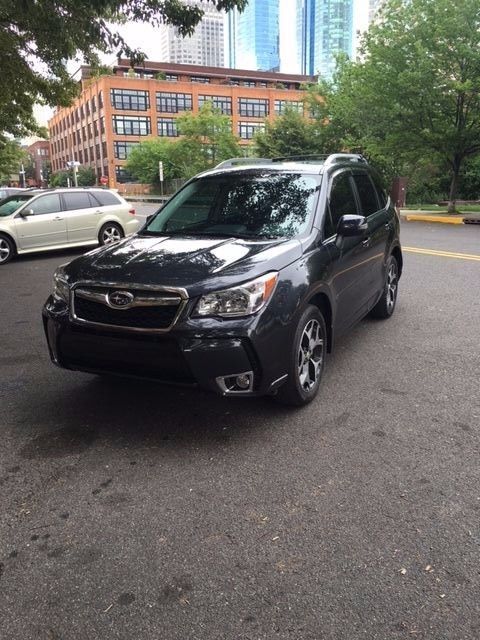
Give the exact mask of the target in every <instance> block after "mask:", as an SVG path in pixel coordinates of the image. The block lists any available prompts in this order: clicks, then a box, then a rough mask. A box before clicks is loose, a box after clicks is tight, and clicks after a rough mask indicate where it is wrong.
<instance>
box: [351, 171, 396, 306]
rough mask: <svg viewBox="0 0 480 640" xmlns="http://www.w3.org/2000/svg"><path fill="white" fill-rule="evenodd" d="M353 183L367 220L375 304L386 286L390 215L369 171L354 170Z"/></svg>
mask: <svg viewBox="0 0 480 640" xmlns="http://www.w3.org/2000/svg"><path fill="white" fill-rule="evenodd" d="M352 174H353V181H354V183H355V187H356V189H357V194H358V199H359V202H360V210H361V213H362V215H364V216H365V217H366V218H367V223H368V243H367V244H366V247H365V248H366V256H367V257H368V288H369V292H370V295H369V303H370V302H375V301H376V299H377V298H378V293H379V291H381V290H382V288H383V285H384V279H385V276H384V272H383V271H384V263H385V252H386V249H387V242H388V236H389V229H390V223H389V214H388V211H387V210H386V209H385V207H382V206H381V201H380V198H379V195H378V194H377V190H376V189H375V186H374V184H373V182H372V180H371V178H370V176H369V174H368V172H367V171H365V170H361V169H353V170H352Z"/></svg>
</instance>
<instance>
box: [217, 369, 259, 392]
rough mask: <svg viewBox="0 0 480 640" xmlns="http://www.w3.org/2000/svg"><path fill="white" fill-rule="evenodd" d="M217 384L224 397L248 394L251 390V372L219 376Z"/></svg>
mask: <svg viewBox="0 0 480 640" xmlns="http://www.w3.org/2000/svg"><path fill="white" fill-rule="evenodd" d="M217 384H218V386H219V387H220V389H221V391H222V393H223V394H224V395H229V394H235V393H250V392H251V391H252V390H253V371H245V372H244V373H235V374H233V375H230V376H220V377H219V378H217Z"/></svg>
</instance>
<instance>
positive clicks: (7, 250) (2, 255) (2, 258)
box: [0, 233, 15, 265]
mask: <svg viewBox="0 0 480 640" xmlns="http://www.w3.org/2000/svg"><path fill="white" fill-rule="evenodd" d="M14 255H15V245H14V243H13V242H12V240H10V238H9V237H8V236H5V235H3V234H2V233H0V265H3V264H7V262H10V260H11V259H12V258H13V256H14Z"/></svg>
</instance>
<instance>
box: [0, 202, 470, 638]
mask: <svg viewBox="0 0 480 640" xmlns="http://www.w3.org/2000/svg"><path fill="white" fill-rule="evenodd" d="M143 207H145V205H143V206H142V209H141V213H143V214H144V215H146V213H147V212H148V210H147V208H146V207H145V208H143ZM138 209H139V211H140V207H138ZM150 210H151V208H150ZM402 243H403V245H404V246H405V247H408V248H409V250H408V251H406V252H405V254H404V261H405V267H404V275H403V278H402V280H401V282H400V293H399V300H398V305H397V309H396V311H395V314H394V316H393V317H392V318H391V319H390V320H388V321H384V322H382V321H373V320H370V319H366V320H364V321H362V322H361V323H360V324H359V325H357V326H356V328H355V329H354V330H352V331H351V333H350V334H349V335H348V336H346V337H344V338H342V339H341V341H340V342H339V344H338V345H337V349H336V351H335V353H334V354H333V355H332V356H331V357H330V358H329V360H328V362H327V371H326V377H325V380H324V383H323V387H322V389H321V393H320V395H319V397H318V399H317V400H316V401H315V402H313V403H312V404H311V405H309V406H308V407H306V408H304V409H302V410H291V409H286V408H284V407H280V406H277V405H276V404H275V403H274V402H273V401H272V400H271V399H250V400H241V399H229V400H227V399H223V398H218V397H216V396H214V395H209V394H206V393H203V392H199V391H194V390H186V389H177V388H174V387H163V386H159V385H156V384H153V383H149V382H137V381H132V380H121V379H118V380H112V381H106V380H103V379H101V378H99V377H95V376H92V375H87V374H82V373H78V372H77V373H76V372H68V371H63V370H60V369H57V368H55V367H54V366H53V365H52V364H51V363H50V360H49V358H48V355H47V349H46V343H45V340H44V337H43V333H42V326H41V315H40V314H41V306H42V304H43V302H44V300H45V299H46V297H47V295H48V293H49V291H50V287H51V276H52V273H53V271H54V269H55V267H56V266H57V265H58V264H60V263H63V262H66V261H68V260H70V259H72V258H73V257H74V256H76V255H78V252H73V251H69V252H61V253H50V254H44V255H36V256H28V257H27V256H26V257H22V258H19V259H17V260H16V261H14V262H12V263H10V264H8V265H5V266H3V267H1V268H0V303H1V309H2V314H1V322H2V325H1V328H2V331H1V333H0V365H1V366H0V435H1V447H0V485H1V493H0V496H1V498H0V638H2V640H30V639H32V640H33V639H35V640H97V639H98V640H100V639H101V640H110V639H121V640H157V639H158V640H160V639H161V640H225V639H226V640H264V639H265V640H271V639H281V640H286V639H289V640H300V639H301V640H327V639H328V640H330V639H332V640H357V639H360V638H365V639H368V640H372V639H381V640H395V639H407V638H408V639H411V638H416V639H425V640H426V639H428V640H462V639H468V640H476V639H478V638H479V637H480V563H479V558H480V468H479V454H480V400H479V398H480V392H479V385H480V375H479V374H480V346H479V345H480V341H479V330H480V297H479V295H478V293H479V281H480V261H475V260H473V259H461V258H456V257H453V256H447V255H439V254H438V253H435V252H437V251H443V252H445V253H449V254H450V253H452V254H454V253H463V254H468V255H471V256H474V255H480V227H463V226H458V227H457V226H449V225H434V224H431V225H429V224H423V223H416V222H415V223H413V222H412V223H404V224H403V225H402ZM415 248H417V249H424V250H426V251H432V253H426V252H425V253H416V252H414V251H411V249H415Z"/></svg>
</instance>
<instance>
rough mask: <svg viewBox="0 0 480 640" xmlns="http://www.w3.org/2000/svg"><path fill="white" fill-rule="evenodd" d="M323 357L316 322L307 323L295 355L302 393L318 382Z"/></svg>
mask: <svg viewBox="0 0 480 640" xmlns="http://www.w3.org/2000/svg"><path fill="white" fill-rule="evenodd" d="M323 357H324V338H323V335H322V329H321V326H320V323H319V322H318V320H310V321H309V322H307V324H306V326H305V329H304V330H303V334H302V338H301V340H300V345H299V347H298V354H297V366H298V379H299V382H300V386H301V387H302V389H303V390H304V391H310V390H311V389H313V387H315V385H316V384H317V383H318V381H319V380H320V376H321V371H322V364H323Z"/></svg>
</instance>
